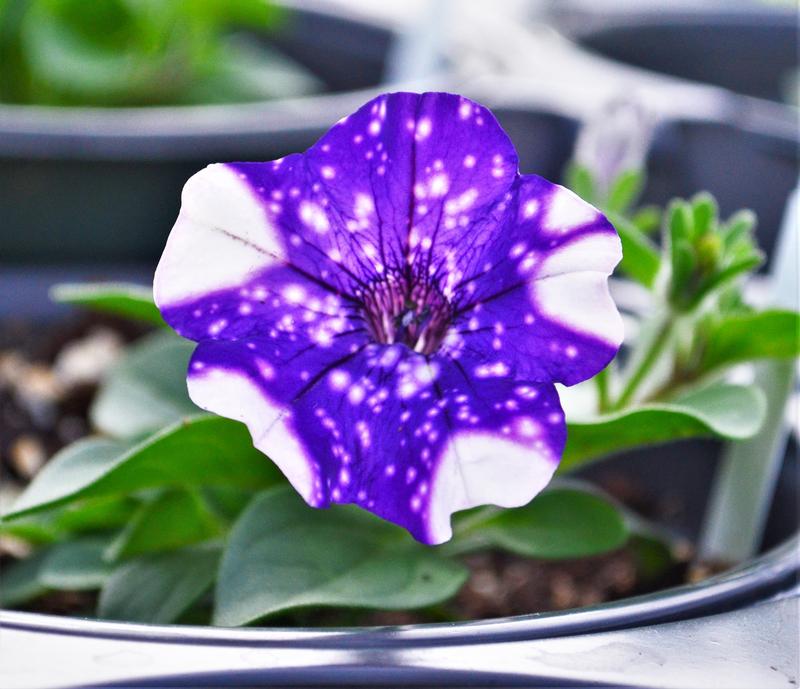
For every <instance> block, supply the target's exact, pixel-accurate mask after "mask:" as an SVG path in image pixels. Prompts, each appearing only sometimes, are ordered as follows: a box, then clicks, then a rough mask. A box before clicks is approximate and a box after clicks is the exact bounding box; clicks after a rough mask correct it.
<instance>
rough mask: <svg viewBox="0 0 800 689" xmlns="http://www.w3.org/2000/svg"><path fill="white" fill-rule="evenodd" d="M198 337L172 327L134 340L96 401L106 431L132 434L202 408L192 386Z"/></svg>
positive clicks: (97, 421) (95, 414) (96, 417)
mask: <svg viewBox="0 0 800 689" xmlns="http://www.w3.org/2000/svg"><path fill="white" fill-rule="evenodd" d="M193 349H194V343H193V342H189V341H188V340H184V339H182V338H180V337H178V336H177V335H174V334H172V333H166V332H158V333H153V334H152V335H149V336H147V337H145V338H143V339H142V340H141V341H139V342H137V343H136V344H135V345H133V346H132V347H131V348H130V349H129V350H128V353H127V354H126V356H125V357H124V358H123V359H122V361H120V362H119V364H118V365H117V366H115V367H114V369H113V370H112V371H111V372H110V374H109V375H108V377H107V378H106V380H105V381H104V382H103V384H102V385H101V387H100V390H99V392H98V394H97V397H96V398H95V400H94V403H93V404H92V408H91V410H90V417H91V420H92V423H93V424H94V426H95V427H96V428H98V429H99V430H100V431H102V432H103V433H106V434H108V435H111V436H114V437H118V438H129V437H133V436H136V435H141V434H143V433H147V432H150V431H154V430H156V429H159V428H163V427H164V426H166V425H168V424H170V423H173V422H174V421H177V420H178V419H180V418H183V417H184V416H187V415H190V414H197V413H198V412H199V409H198V408H197V406H196V405H195V404H194V403H193V402H192V401H191V400H190V399H189V394H188V392H187V391H186V369H187V368H188V366H189V357H190V356H191V354H192V350H193Z"/></svg>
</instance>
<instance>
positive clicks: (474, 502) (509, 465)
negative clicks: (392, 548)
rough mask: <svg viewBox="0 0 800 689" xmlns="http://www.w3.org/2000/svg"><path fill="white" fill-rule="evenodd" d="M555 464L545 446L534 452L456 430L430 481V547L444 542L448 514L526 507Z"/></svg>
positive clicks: (487, 435)
mask: <svg viewBox="0 0 800 689" xmlns="http://www.w3.org/2000/svg"><path fill="white" fill-rule="evenodd" d="M557 466H558V462H557V461H556V460H555V458H553V457H551V455H550V452H549V451H548V450H547V449H546V447H543V448H542V449H541V450H537V449H535V448H534V447H532V446H531V445H530V444H522V443H518V442H514V441H512V440H509V439H508V438H503V437H500V436H498V435H495V434H492V433H478V432H471V431H466V432H462V433H458V434H457V435H455V436H454V437H453V438H451V440H450V442H449V443H448V445H447V446H446V447H445V448H444V450H443V452H442V456H441V459H440V460H439V465H438V466H437V468H436V473H435V475H434V477H433V481H432V486H431V498H430V503H429V508H428V509H429V513H428V536H429V539H430V543H431V545H436V544H439V543H444V542H445V541H448V540H450V538H451V536H452V535H453V530H452V527H451V525H450V517H451V515H452V514H453V513H454V512H459V511H461V510H467V509H469V508H471V507H477V506H479V505H497V506H499V507H521V506H522V505H526V504H527V503H529V502H530V501H531V500H532V499H533V498H534V497H535V496H536V495H537V494H538V493H540V492H541V491H542V489H544V488H545V486H547V484H548V483H549V482H550V479H551V478H552V477H553V473H554V472H555V470H556V467H557Z"/></svg>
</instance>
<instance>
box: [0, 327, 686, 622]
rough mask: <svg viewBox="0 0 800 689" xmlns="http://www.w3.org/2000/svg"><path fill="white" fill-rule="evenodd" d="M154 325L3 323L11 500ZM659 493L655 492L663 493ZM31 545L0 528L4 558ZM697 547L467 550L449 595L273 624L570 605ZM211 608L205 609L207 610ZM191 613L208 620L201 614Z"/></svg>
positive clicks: (66, 600)
mask: <svg viewBox="0 0 800 689" xmlns="http://www.w3.org/2000/svg"><path fill="white" fill-rule="evenodd" d="M144 332H146V328H145V327H143V326H139V325H136V324H131V323H130V322H129V321H123V320H119V319H115V318H111V317H104V316H96V315H91V316H84V317H80V318H75V319H73V320H71V321H68V322H65V323H62V324H60V325H59V326H58V327H55V328H53V327H51V328H48V329H46V330H43V329H42V327H41V326H39V327H36V326H33V325H30V324H26V323H24V322H19V323H9V322H4V323H2V324H0V472H2V473H0V479H2V491H3V492H4V493H5V494H6V495H4V496H3V498H4V501H5V500H10V499H13V494H15V493H18V492H19V491H21V490H22V488H23V487H24V485H25V484H26V483H27V482H29V481H30V480H31V479H32V478H33V477H34V476H35V475H36V473H37V472H38V471H39V470H40V469H41V467H42V466H43V465H44V464H45V463H46V461H47V460H48V459H49V458H50V457H52V456H53V454H54V453H55V452H57V451H58V450H59V449H61V448H62V447H64V446H65V445H67V444H69V443H71V442H73V441H75V440H77V439H78V438H80V437H83V436H84V435H87V434H88V433H90V431H91V427H90V422H89V419H88V411H89V406H90V403H91V400H92V398H93V396H94V394H95V392H96V389H97V384H98V382H99V381H100V379H101V378H102V376H103V375H104V373H105V372H106V371H107V370H108V368H109V367H110V366H112V365H113V363H114V362H115V361H116V360H117V359H118V358H119V356H120V355H121V354H122V352H123V350H124V347H125V345H126V344H128V343H129V342H131V341H133V340H134V339H136V338H137V337H139V336H141V335H142V334H144ZM599 483H601V484H602V488H603V489H604V490H605V491H607V492H608V493H610V494H611V495H612V496H614V497H615V498H616V499H617V500H619V501H620V502H621V503H623V504H625V505H626V506H628V507H629V508H631V509H632V510H634V511H635V512H637V513H638V514H640V515H642V516H643V517H646V518H648V519H650V520H653V521H655V522H658V521H660V520H662V519H664V518H665V517H666V516H668V515H669V512H670V511H672V510H675V509H680V500H679V498H678V497H677V496H670V495H660V496H653V495H650V494H648V493H647V492H646V491H644V490H643V489H642V488H641V486H639V485H638V484H637V483H636V482H635V480H633V479H631V478H630V477H629V476H627V475H625V474H624V473H619V472H615V471H613V470H610V471H609V472H607V473H605V474H604V475H602V476H601V478H600V479H599ZM656 498H657V499H656ZM27 554H28V549H27V548H26V547H25V545H24V544H21V543H19V542H16V541H14V539H6V538H0V564H3V562H8V561H9V560H10V559H11V558H16V557H24V556H26V555H27ZM690 556H691V548H690V547H689V546H688V545H686V546H683V547H682V553H681V556H680V557H679V558H678V562H677V563H676V564H674V565H673V566H671V567H669V568H668V569H667V570H666V571H663V572H661V573H659V575H658V576H656V577H652V576H645V575H644V573H643V571H642V568H641V567H640V566H639V553H638V552H637V550H636V548H635V547H634V546H633V545H629V546H626V547H624V548H621V549H619V550H617V551H615V552H611V553H607V554H604V555H598V556H594V557H587V558H581V559H576V560H559V561H552V560H534V559H528V558H523V557H518V556H514V555H510V554H507V553H504V552H494V551H491V552H482V553H476V554H473V555H469V556H465V557H464V562H465V564H466V565H467V566H468V567H469V569H470V572H471V575H470V577H469V580H468V581H467V583H466V584H465V585H464V586H463V587H462V588H461V590H460V591H459V593H458V594H457V595H456V596H455V598H453V599H452V600H451V601H448V602H447V603H444V604H441V605H439V606H436V607H433V608H428V609H425V610H421V611H360V610H347V611H339V610H324V609H323V610H308V611H297V612H293V613H290V614H286V615H281V616H279V617H276V618H274V619H271V620H269V622H268V623H269V624H270V625H297V626H347V625H394V624H414V623H421V622H437V621H449V620H474V619H485V618H492V617H505V616H511V615H520V614H526V613H533V612H545V611H553V610H566V609H570V608H577V607H583V606H589V605H595V604H598V603H603V602H607V601H613V600H617V599H620V598H625V597H628V596H631V595H635V594H638V593H646V592H650V591H655V590H658V589H661V588H665V587H667V586H674V585H678V584H681V583H684V582H685V581H686V580H687V576H688V574H687V572H688V567H687V564H686V563H687V562H688V561H689V558H690ZM95 603H96V594H95V593H90V592H71V591H69V592H58V591H55V592H51V593H48V594H46V595H45V596H42V597H40V598H38V599H36V600H35V601H33V602H32V603H30V604H29V605H27V606H25V608H24V609H27V610H32V611H35V612H42V613H48V614H58V615H73V616H74V615H79V616H91V615H92V614H93V610H94V607H95ZM206 612H207V611H206ZM182 621H183V622H186V623H197V624H203V623H207V621H208V619H207V615H205V614H203V613H202V612H201V613H200V614H197V613H195V614H193V615H192V616H191V617H190V618H186V619H185V620H182Z"/></svg>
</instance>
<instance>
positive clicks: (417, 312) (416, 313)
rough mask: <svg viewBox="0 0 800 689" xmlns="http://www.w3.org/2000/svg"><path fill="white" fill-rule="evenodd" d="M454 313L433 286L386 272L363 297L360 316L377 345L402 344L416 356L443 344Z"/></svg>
mask: <svg viewBox="0 0 800 689" xmlns="http://www.w3.org/2000/svg"><path fill="white" fill-rule="evenodd" d="M452 314H453V310H452V307H451V305H450V303H449V302H448V301H447V299H446V298H445V297H444V295H442V293H441V292H440V291H439V290H438V289H436V287H435V286H434V285H431V284H427V283H425V282H422V281H421V280H419V279H418V278H413V279H412V280H411V281H409V280H407V279H406V278H405V277H404V276H403V275H402V274H397V273H389V274H388V275H387V276H386V278H385V279H381V280H378V281H376V282H374V283H373V284H372V286H371V288H370V289H368V290H367V291H366V292H365V293H364V295H363V317H364V320H365V321H366V323H367V328H368V330H369V332H370V335H371V336H372V338H373V340H374V341H375V342H377V343H379V344H404V345H406V346H407V347H408V348H409V349H412V350H414V351H415V352H418V353H419V354H425V355H428V354H433V353H434V352H435V351H436V350H437V349H439V346H440V345H441V343H442V340H443V339H444V336H445V334H446V333H447V330H448V328H449V327H450V322H451V320H452Z"/></svg>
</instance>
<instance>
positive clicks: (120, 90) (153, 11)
mask: <svg viewBox="0 0 800 689" xmlns="http://www.w3.org/2000/svg"><path fill="white" fill-rule="evenodd" d="M283 20H284V13H283V12H282V11H281V9H280V8H279V7H277V6H276V5H274V4H272V3H269V2H266V1H265V0H170V1H169V2H162V1H161V0H92V1H91V2H85V1H84V0H0V100H2V101H5V102H9V103H28V104H39V105H86V106H142V105H172V104H193V103H215V102H237V101H251V100H260V99H264V98H271V97H276V96H282V95H286V91H287V89H288V90H289V92H290V93H293V94H299V93H306V92H308V91H310V90H313V84H314V78H313V77H312V76H311V75H310V74H308V73H307V72H306V71H305V70H304V69H302V68H301V67H299V66H298V65H296V64H295V63H292V62H291V61H289V60H288V58H286V57H285V56H283V55H281V54H279V53H278V52H277V51H276V50H275V49H274V48H273V47H270V46H269V45H268V44H267V43H266V42H265V41H263V40H259V39H258V38H257V34H258V33H260V34H265V35H267V36H268V35H269V34H270V33H272V32H275V31H276V30H279V29H280V26H281V24H282V22H283ZM287 81H288V82H289V83H288V84H287Z"/></svg>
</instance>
